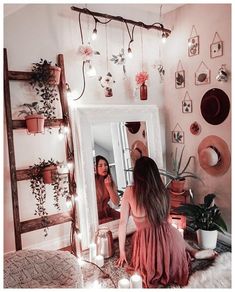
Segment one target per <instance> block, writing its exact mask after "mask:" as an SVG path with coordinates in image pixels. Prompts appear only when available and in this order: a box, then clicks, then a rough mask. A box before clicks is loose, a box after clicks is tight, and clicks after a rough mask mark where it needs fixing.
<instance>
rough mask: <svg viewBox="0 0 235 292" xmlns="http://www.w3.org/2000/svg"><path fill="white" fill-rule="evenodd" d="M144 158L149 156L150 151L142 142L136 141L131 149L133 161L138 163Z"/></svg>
mask: <svg viewBox="0 0 235 292" xmlns="http://www.w3.org/2000/svg"><path fill="white" fill-rule="evenodd" d="M142 156H148V149H147V147H146V145H145V144H144V143H143V142H142V141H139V140H136V141H135V142H134V143H133V144H132V147H131V159H132V160H133V161H136V160H137V159H139V158H140V157H142Z"/></svg>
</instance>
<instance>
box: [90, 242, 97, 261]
mask: <svg viewBox="0 0 235 292" xmlns="http://www.w3.org/2000/svg"><path fill="white" fill-rule="evenodd" d="M89 256H90V262H92V261H94V260H95V257H96V244H95V243H91V244H90V245H89Z"/></svg>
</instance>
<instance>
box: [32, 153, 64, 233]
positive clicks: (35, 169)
mask: <svg viewBox="0 0 235 292" xmlns="http://www.w3.org/2000/svg"><path fill="white" fill-rule="evenodd" d="M58 164H59V162H58V161H57V162H55V161H54V160H53V159H50V160H48V161H46V160H45V159H43V160H42V159H41V158H39V163H35V164H34V165H33V166H30V167H29V168H30V172H29V176H30V187H31V189H32V194H33V195H34V197H35V200H36V209H35V212H34V215H38V216H39V217H41V223H42V227H43V228H44V235H45V236H47V234H48V232H47V230H48V224H49V221H48V212H47V210H46V207H45V203H46V196H47V194H46V187H45V183H44V181H43V170H44V169H45V167H48V166H55V167H57V165H58ZM52 186H53V197H54V204H53V205H54V207H55V208H56V209H57V210H60V205H59V198H60V197H65V196H69V189H68V176H67V174H65V175H61V174H59V173H58V172H57V170H56V171H55V172H54V177H53V182H52Z"/></svg>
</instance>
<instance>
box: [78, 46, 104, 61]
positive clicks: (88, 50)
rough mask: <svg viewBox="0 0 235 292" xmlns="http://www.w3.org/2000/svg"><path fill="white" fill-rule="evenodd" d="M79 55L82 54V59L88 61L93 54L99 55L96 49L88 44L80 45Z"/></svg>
mask: <svg viewBox="0 0 235 292" xmlns="http://www.w3.org/2000/svg"><path fill="white" fill-rule="evenodd" d="M78 53H79V55H81V56H82V59H83V61H85V62H89V61H90V60H91V59H92V57H93V56H94V55H100V53H99V52H98V51H94V50H93V48H92V47H91V46H90V44H88V45H81V46H80V47H79V49H78Z"/></svg>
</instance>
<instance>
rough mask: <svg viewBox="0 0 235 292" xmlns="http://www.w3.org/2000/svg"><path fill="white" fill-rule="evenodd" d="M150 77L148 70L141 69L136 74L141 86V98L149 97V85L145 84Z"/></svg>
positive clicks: (137, 81)
mask: <svg viewBox="0 0 235 292" xmlns="http://www.w3.org/2000/svg"><path fill="white" fill-rule="evenodd" d="M148 78H149V75H148V73H147V72H146V71H141V72H139V73H137V74H136V76H135V80H136V83H137V84H138V85H139V86H140V99H141V100H146V99H148V89H147V85H146V84H145V83H146V81H147V80H148Z"/></svg>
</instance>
